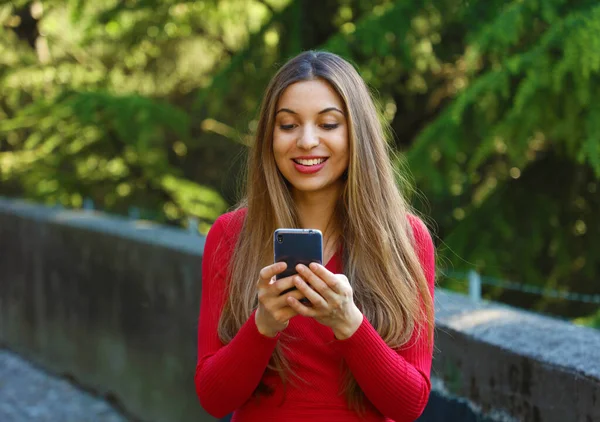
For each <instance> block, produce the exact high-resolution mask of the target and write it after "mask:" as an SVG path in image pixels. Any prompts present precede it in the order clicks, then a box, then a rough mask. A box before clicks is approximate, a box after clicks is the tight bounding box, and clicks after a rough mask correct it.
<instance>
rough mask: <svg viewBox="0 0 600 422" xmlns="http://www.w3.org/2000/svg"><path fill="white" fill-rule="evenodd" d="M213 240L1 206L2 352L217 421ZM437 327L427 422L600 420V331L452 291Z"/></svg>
mask: <svg viewBox="0 0 600 422" xmlns="http://www.w3.org/2000/svg"><path fill="white" fill-rule="evenodd" d="M203 241H204V240H203V238H202V237H200V236H193V235H190V234H187V233H185V232H183V231H181V230H177V229H172V228H167V227H157V226H153V225H151V224H148V223H142V222H133V221H127V220H125V219H120V218H115V217H109V216H106V215H102V214H97V213H93V212H72V211H64V210H58V209H50V208H46V207H41V206H36V205H30V204H26V203H24V202H19V201H8V200H2V199H0V343H2V344H3V345H4V346H6V347H8V348H10V349H12V350H14V351H16V352H18V353H19V354H21V355H23V356H25V357H27V358H28V359H30V360H32V361H34V362H36V363H38V364H39V365H40V366H42V367H44V368H46V369H47V370H49V371H50V372H53V373H56V374H59V375H64V376H67V377H69V378H71V379H73V380H75V381H76V382H77V383H79V384H81V385H82V386H85V387H86V388H89V389H91V390H93V391H95V392H96V393H98V394H100V395H103V396H107V397H109V398H110V399H111V400H113V401H116V402H117V403H118V404H119V405H120V406H121V407H122V408H123V409H125V411H126V412H127V413H129V414H130V415H132V416H134V417H135V418H139V419H140V420H143V421H148V422H154V421H156V422H159V421H160V422H184V421H200V422H201V421H211V420H214V419H212V418H211V417H209V416H208V415H206V414H205V413H204V412H203V411H202V410H201V408H200V405H199V404H198V401H197V399H196V396H195V392H194V383H193V375H194V368H195V361H196V327H197V318H198V309H199V301H200V294H201V291H200V264H201V259H202V249H203V246H204V244H203ZM436 324H437V333H436V355H435V358H434V366H433V371H432V375H433V376H434V381H435V382H434V393H433V394H432V400H430V406H428V408H427V409H426V411H425V414H424V416H423V417H422V418H421V419H420V421H422V422H438V421H439V422H442V421H461V420H465V421H466V420H469V421H471V420H472V421H491V420H506V421H508V420H519V421H533V422H542V421H543V422H554V421H556V422H565V421H568V422H592V421H600V332H599V331H597V330H592V329H586V328H582V327H576V326H574V325H572V324H570V323H567V322H564V321H560V320H557V319H553V318H547V317H542V316H539V315H535V314H532V313H529V312H524V311H521V310H516V309H512V308H509V307H506V306H502V305H498V304H494V303H477V304H475V303H472V302H470V301H469V299H467V298H466V297H464V296H461V295H457V294H453V293H450V292H447V291H443V290H441V289H438V290H437V293H436ZM465 415H469V416H468V418H467V416H465Z"/></svg>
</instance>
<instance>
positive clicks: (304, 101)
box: [277, 79, 345, 112]
mask: <svg viewBox="0 0 600 422" xmlns="http://www.w3.org/2000/svg"><path fill="white" fill-rule="evenodd" d="M282 107H285V108H289V109H291V110H294V111H297V112H301V111H311V110H313V111H316V112H319V111H321V110H322V109H324V108H327V107H337V108H339V109H340V110H344V109H345V107H344V102H343V100H342V98H341V97H340V96H339V95H338V93H337V92H336V90H335V89H333V87H332V86H331V85H330V84H329V83H328V82H326V81H324V80H323V79H313V80H310V81H301V82H296V83H294V84H292V85H290V86H288V87H287V88H286V89H285V90H284V91H283V93H282V94H281V96H280V97H279V101H278V102H277V109H279V108H282Z"/></svg>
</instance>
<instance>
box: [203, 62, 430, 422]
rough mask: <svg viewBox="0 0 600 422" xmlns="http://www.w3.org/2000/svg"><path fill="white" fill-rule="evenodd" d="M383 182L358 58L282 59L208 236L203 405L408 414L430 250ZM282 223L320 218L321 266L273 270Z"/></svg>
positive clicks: (418, 377) (423, 331)
mask: <svg viewBox="0 0 600 422" xmlns="http://www.w3.org/2000/svg"><path fill="white" fill-rule="evenodd" d="M395 180H396V179H395V175H394V170H393V166H392V163H391V161H390V158H389V155H388V150H387V143H386V139H385V136H384V130H383V128H382V125H381V122H380V120H379V118H378V114H377V112H376V108H375V106H374V104H373V100H372V98H371V96H370V94H369V90H368V88H367V86H366V84H365V83H364V81H363V80H362V79H361V77H360V76H359V74H358V73H357V72H356V70H355V69H354V68H353V67H352V66H351V65H350V64H349V63H348V62H346V61H345V60H343V59H342V58H340V57H339V56H336V55H334V54H331V53H326V52H306V53H302V54H300V55H299V56H297V57H295V58H293V59H292V60H290V61H289V62H287V63H286V64H285V65H284V66H283V67H282V68H281V69H280V70H279V72H278V73H277V74H276V75H275V77H274V78H273V79H272V81H271V83H270V85H269V87H268V89H267V92H266V95H265V97H264V100H263V104H262V108H261V113H260V119H259V123H258V129H257V133H256V142H255V145H254V146H253V150H252V152H251V154H250V158H249V167H248V180H247V195H246V198H245V200H244V202H243V203H242V204H241V205H240V206H239V208H238V209H237V210H236V211H233V212H230V213H227V214H225V215H223V216H221V217H220V218H219V219H218V220H217V221H216V222H215V224H214V225H213V226H212V228H211V230H210V232H209V234H208V237H207V239H206V245H205V249H204V258H203V268H202V300H201V308H200V322H199V329H198V363H197V367H196V375H195V384H196V392H197V394H198V397H199V399H200V403H201V405H202V406H203V407H204V409H205V410H206V411H207V412H208V413H210V414H212V415H214V416H216V417H223V416H225V415H227V414H229V413H231V412H234V414H233V419H232V420H233V421H236V422H246V421H260V422H264V421H292V422H293V421H307V420H310V421H312V422H318V421H328V422H331V421H390V420H394V421H414V420H415V419H416V418H417V417H418V416H419V415H420V414H421V412H422V411H423V409H424V407H425V404H426V403H427V400H428V397H429V392H430V388H431V387H430V381H429V375H430V368H431V359H432V350H433V291H434V248H433V245H432V241H431V237H430V235H429V233H428V231H427V229H426V227H425V225H424V224H423V223H422V222H421V221H420V220H419V219H418V218H417V217H415V216H414V215H413V214H411V213H410V210H409V206H408V205H407V203H406V202H405V200H404V199H403V197H402V195H401V193H400V191H399V190H398V187H397V186H396V183H395ZM280 227H285V228H290V227H297V228H312V229H319V230H321V231H322V232H323V237H324V242H323V245H324V246H323V252H324V253H323V262H325V263H326V265H324V266H323V265H317V264H311V265H310V268H309V267H305V266H298V267H297V268H296V269H297V271H298V274H297V275H296V276H291V277H287V278H283V279H279V280H277V281H275V276H276V275H277V274H278V273H280V272H282V271H283V270H284V269H285V267H286V264H285V263H277V264H273V231H274V230H275V229H277V228H280ZM308 283H309V284H310V286H309V284H308ZM291 287H296V288H297V289H295V290H291V291H290V292H288V293H285V294H283V295H282V294H281V293H282V292H284V291H285V290H288V289H290V288H291ZM303 297H306V298H308V300H309V301H310V303H309V304H303V303H302V302H300V299H301V298H303Z"/></svg>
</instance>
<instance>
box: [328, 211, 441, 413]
mask: <svg viewBox="0 0 600 422" xmlns="http://www.w3.org/2000/svg"><path fill="white" fill-rule="evenodd" d="M409 219H410V223H411V226H412V228H413V233H414V237H415V246H416V250H417V255H418V257H419V260H420V262H421V266H422V267H423V271H424V273H425V277H426V279H427V282H428V284H429V289H430V292H431V295H432V297H433V291H434V280H435V263H434V262H435V258H434V248H433V242H432V241H431V236H430V234H429V232H428V230H427V228H426V227H425V225H424V224H423V222H421V220H419V219H418V218H417V217H414V216H409ZM336 347H338V348H339V350H340V351H341V353H342V355H343V356H344V360H345V362H346V363H347V365H348V367H349V368H350V370H351V371H352V374H353V375H354V378H355V379H356V381H357V382H358V384H359V385H360V387H361V389H362V390H363V392H364V393H365V395H366V397H367V398H368V399H369V401H370V402H371V403H372V404H373V405H374V406H375V407H376V408H377V409H378V410H379V411H380V412H381V413H382V414H383V415H385V416H386V417H388V418H391V419H393V420H394V421H396V422H408V421H414V420H415V419H417V418H418V417H419V416H420V415H421V413H422V412H423V410H424V409H425V405H426V404H427V401H428V399H429V392H430V390H431V383H430V380H429V376H430V370H431V360H432V355H433V345H432V344H431V342H430V341H428V334H427V328H426V326H425V325H424V324H419V325H418V326H417V328H416V329H415V331H414V333H413V335H412V338H411V340H410V341H409V342H408V343H407V344H406V346H403V347H402V348H400V349H398V350H393V349H391V348H390V347H389V346H388V345H387V344H386V343H385V342H384V341H383V339H382V338H381V336H380V335H379V333H378V332H377V331H376V330H375V328H374V327H373V326H372V325H371V324H370V323H369V321H367V319H366V318H364V319H363V322H362V324H361V326H360V327H359V328H358V330H357V331H356V332H355V333H354V334H353V335H352V336H351V337H350V338H348V339H346V340H339V341H336Z"/></svg>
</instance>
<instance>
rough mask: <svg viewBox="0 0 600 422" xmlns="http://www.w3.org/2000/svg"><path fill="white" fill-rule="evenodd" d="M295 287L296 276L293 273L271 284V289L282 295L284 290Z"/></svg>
mask: <svg viewBox="0 0 600 422" xmlns="http://www.w3.org/2000/svg"><path fill="white" fill-rule="evenodd" d="M293 288H294V276H293V275H291V276H289V277H286V278H282V279H280V280H277V281H275V283H273V284H272V285H271V289H272V290H273V291H274V292H275V294H276V295H280V294H281V293H283V292H284V291H286V290H288V289H293Z"/></svg>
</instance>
